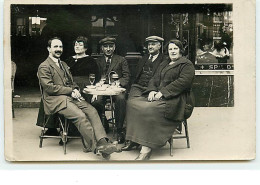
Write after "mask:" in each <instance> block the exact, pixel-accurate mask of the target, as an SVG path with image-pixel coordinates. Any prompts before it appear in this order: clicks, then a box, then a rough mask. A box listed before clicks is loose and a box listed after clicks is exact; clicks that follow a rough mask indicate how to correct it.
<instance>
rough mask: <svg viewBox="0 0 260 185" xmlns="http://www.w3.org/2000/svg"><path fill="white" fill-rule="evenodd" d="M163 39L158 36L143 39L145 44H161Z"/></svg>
mask: <svg viewBox="0 0 260 185" xmlns="http://www.w3.org/2000/svg"><path fill="white" fill-rule="evenodd" d="M163 41H164V39H163V38H162V37H158V36H149V37H147V38H146V39H145V42H163Z"/></svg>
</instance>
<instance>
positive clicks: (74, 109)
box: [58, 98, 118, 155]
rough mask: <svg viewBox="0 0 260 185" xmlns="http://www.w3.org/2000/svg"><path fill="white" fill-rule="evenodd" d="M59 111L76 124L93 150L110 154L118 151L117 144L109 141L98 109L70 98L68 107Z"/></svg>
mask: <svg viewBox="0 0 260 185" xmlns="http://www.w3.org/2000/svg"><path fill="white" fill-rule="evenodd" d="M58 113H59V114H61V115H63V116H64V117H65V118H67V119H69V120H70V121H71V122H72V123H73V124H75V126H76V127H77V129H78V131H79V132H80V134H81V135H82V137H83V138H84V140H85V141H86V143H87V144H88V146H89V147H90V148H91V150H92V151H93V152H100V153H102V154H106V155H109V154H111V153H113V152H117V151H118V149H117V147H116V146H115V145H113V144H111V143H109V142H108V138H107V135H106V133H105V131H104V128H103V126H102V123H101V121H100V118H99V116H98V113H97V111H96V109H95V108H94V107H93V106H91V105H90V104H89V103H87V102H86V101H81V102H79V101H78V100H74V99H72V98H68V101H67V107H66V108H65V109H62V110H60V111H59V112H58Z"/></svg>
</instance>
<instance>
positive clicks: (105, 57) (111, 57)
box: [104, 55, 113, 62]
mask: <svg viewBox="0 0 260 185" xmlns="http://www.w3.org/2000/svg"><path fill="white" fill-rule="evenodd" d="M104 56H105V59H106V62H107V60H108V57H107V56H106V55H104ZM112 57H113V55H111V57H110V59H111V60H112Z"/></svg>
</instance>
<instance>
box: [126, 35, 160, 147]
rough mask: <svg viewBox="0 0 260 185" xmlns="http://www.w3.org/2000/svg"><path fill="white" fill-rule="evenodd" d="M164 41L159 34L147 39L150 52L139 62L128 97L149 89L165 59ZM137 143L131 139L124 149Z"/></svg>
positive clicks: (133, 96) (139, 94)
mask: <svg viewBox="0 0 260 185" xmlns="http://www.w3.org/2000/svg"><path fill="white" fill-rule="evenodd" d="M163 41H164V39H163V38H161V37H158V36H150V37H147V38H146V39H145V42H146V44H147V49H148V52H149V54H147V55H145V56H143V57H142V58H141V59H140V60H139V62H138V65H137V72H136V76H135V80H134V83H133V85H132V86H131V89H130V92H129V96H128V99H131V98H135V97H139V96H141V95H142V93H143V92H144V91H145V90H146V89H147V86H148V83H149V81H150V80H151V78H152V77H153V76H154V74H155V72H156V69H157V68H158V66H159V65H160V63H161V62H162V61H163V60H164V56H163V54H161V53H160V49H161V46H162V42H163ZM137 145H138V144H137V143H134V142H131V141H130V142H128V143H127V145H126V146H124V147H123V148H122V150H123V151H128V150H131V149H132V148H133V147H136V146H137Z"/></svg>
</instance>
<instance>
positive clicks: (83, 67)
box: [66, 36, 99, 90]
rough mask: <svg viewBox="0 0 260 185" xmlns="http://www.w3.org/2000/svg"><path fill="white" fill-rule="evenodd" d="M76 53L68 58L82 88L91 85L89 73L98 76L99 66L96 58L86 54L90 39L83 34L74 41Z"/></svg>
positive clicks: (75, 79)
mask: <svg viewBox="0 0 260 185" xmlns="http://www.w3.org/2000/svg"><path fill="white" fill-rule="evenodd" d="M73 46H74V51H75V55H74V56H71V57H70V58H68V59H67V60H66V62H67V64H68V66H69V67H70V71H71V74H72V76H73V79H74V81H75V82H76V84H77V85H78V86H79V87H80V89H81V90H83V88H85V87H86V85H90V82H89V74H91V73H93V74H95V75H96V76H98V74H99V68H98V65H97V63H96V61H95V59H94V58H93V57H91V56H89V55H87V54H86V51H87V48H88V39H87V38H86V37H83V36H79V37H77V39H76V40H75V41H74V42H73Z"/></svg>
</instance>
